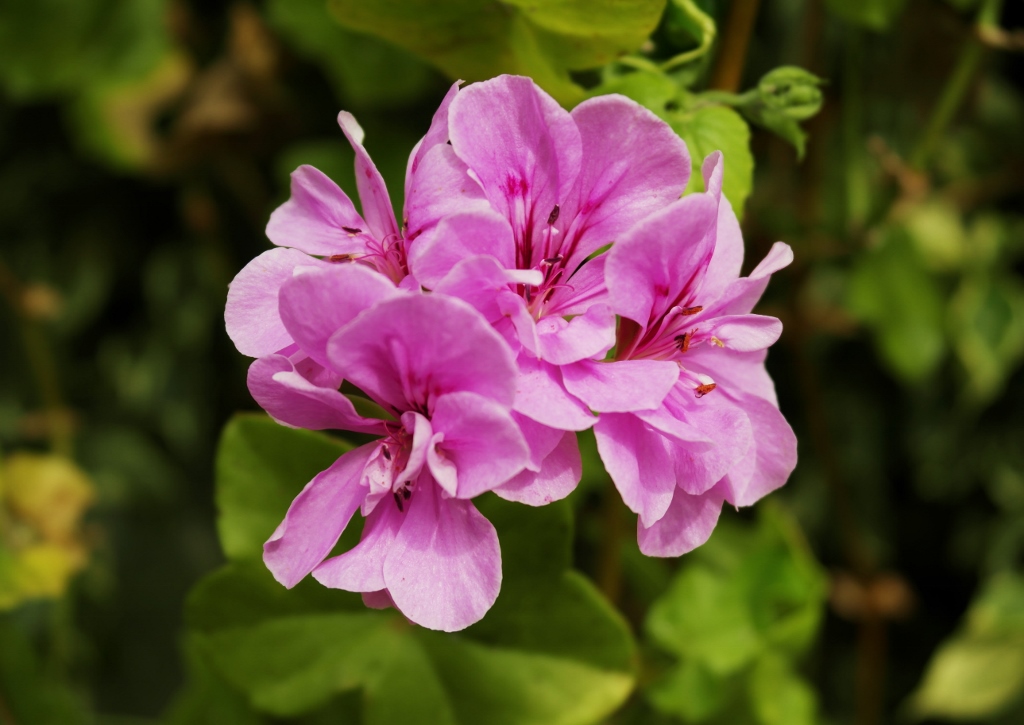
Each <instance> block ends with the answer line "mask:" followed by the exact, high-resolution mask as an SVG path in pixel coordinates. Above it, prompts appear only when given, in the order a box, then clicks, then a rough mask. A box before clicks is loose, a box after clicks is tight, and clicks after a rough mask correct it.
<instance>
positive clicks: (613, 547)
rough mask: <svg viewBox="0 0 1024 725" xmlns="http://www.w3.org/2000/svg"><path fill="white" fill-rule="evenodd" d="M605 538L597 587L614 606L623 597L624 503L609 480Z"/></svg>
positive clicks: (605, 513) (604, 529)
mask: <svg viewBox="0 0 1024 725" xmlns="http://www.w3.org/2000/svg"><path fill="white" fill-rule="evenodd" d="M602 506H603V517H604V526H603V527H602V528H603V532H604V536H603V538H602V539H601V551H600V554H599V559H598V566H597V586H598V588H599V589H600V590H601V592H602V593H603V594H604V595H605V596H606V597H607V598H608V601H609V602H611V603H612V604H613V605H614V606H616V607H618V605H619V599H620V597H621V596H622V535H623V530H622V503H621V502H620V499H619V492H618V490H617V489H616V488H615V484H614V483H612V481H611V479H608V485H607V486H606V487H605V491H604V501H603V502H602Z"/></svg>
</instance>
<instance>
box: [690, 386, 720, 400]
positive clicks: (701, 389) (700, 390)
mask: <svg viewBox="0 0 1024 725" xmlns="http://www.w3.org/2000/svg"><path fill="white" fill-rule="evenodd" d="M717 387H718V384H717V383H707V384H705V385H698V386H697V389H696V393H695V395H696V396H697V397H698V398H703V397H704V396H705V395H707V394H708V393H710V392H711V391H712V390H714V389H715V388H717Z"/></svg>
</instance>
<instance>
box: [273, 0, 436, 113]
mask: <svg viewBox="0 0 1024 725" xmlns="http://www.w3.org/2000/svg"><path fill="white" fill-rule="evenodd" d="M267 20H268V21H269V22H270V24H271V25H272V26H274V27H275V28H277V29H278V30H280V31H281V33H282V34H283V35H284V36H285V37H286V38H287V39H288V40H289V41H290V42H291V44H292V45H293V46H294V47H295V48H297V49H298V50H299V51H300V52H301V53H303V54H304V55H306V56H308V57H309V58H311V59H313V60H315V61H317V62H318V63H319V64H320V65H321V67H322V68H323V69H324V72H325V73H326V74H327V76H328V78H329V79H330V80H331V83H332V84H333V85H334V88H335V91H336V92H337V94H338V96H339V98H341V99H343V100H345V101H346V102H347V103H351V104H353V105H354V106H357V107H374V108H390V107H396V106H404V105H408V104H409V103H411V102H413V101H415V100H417V99H418V98H420V97H421V96H422V95H423V94H424V93H425V92H426V91H428V90H429V89H430V88H431V86H432V85H433V81H434V79H435V74H434V72H432V71H431V70H430V68H429V67H428V66H426V65H425V64H424V63H423V62H422V61H420V60H418V59H416V58H414V57H413V56H411V55H409V54H408V53H407V52H405V51H403V50H402V49H400V48H399V47H396V46H394V45H391V44H389V43H385V42H382V41H381V40H378V39H377V38H374V37H372V36H368V35H364V34H361V33H353V32H352V31H350V30H346V29H344V28H342V27H340V26H339V25H338V24H337V23H335V22H334V21H333V19H332V17H331V14H330V13H329V12H328V10H327V2H326V0H272V1H271V2H269V3H268V4H267Z"/></svg>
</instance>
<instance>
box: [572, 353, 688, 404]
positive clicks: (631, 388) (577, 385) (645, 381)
mask: <svg viewBox="0 0 1024 725" xmlns="http://www.w3.org/2000/svg"><path fill="white" fill-rule="evenodd" d="M678 379H679V366H678V365H676V363H674V362H668V361H663V360H621V361H618V362H597V361H594V360H582V361H580V362H578V363H575V364H573V365H565V366H563V367H562V381H563V382H564V383H565V387H566V389H567V390H568V391H569V392H570V393H572V394H573V395H575V396H576V397H577V398H579V399H580V400H582V401H583V402H584V403H586V404H587V405H588V406H589V407H590V409H591V410H596V411H598V412H599V413H627V412H630V411H634V410H649V409H653V408H657V407H658V406H660V405H661V401H663V400H664V399H665V396H666V395H668V392H669V391H670V390H671V389H672V386H674V385H675V383H676V380H678Z"/></svg>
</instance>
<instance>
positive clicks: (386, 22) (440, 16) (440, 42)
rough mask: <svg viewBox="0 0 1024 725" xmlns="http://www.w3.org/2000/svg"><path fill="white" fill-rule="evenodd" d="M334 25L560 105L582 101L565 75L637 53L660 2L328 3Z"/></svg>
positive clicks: (461, 74)
mask: <svg viewBox="0 0 1024 725" xmlns="http://www.w3.org/2000/svg"><path fill="white" fill-rule="evenodd" d="M329 2H330V8H331V10H332V12H333V13H334V17H335V18H336V19H337V20H338V22H339V23H341V24H342V25H344V26H346V27H348V28H351V29H353V30H359V31H362V32H365V33H370V34H373V35H377V36H379V37H381V38H384V39H385V40H388V41H390V42H392V43H394V44H395V45H398V46H401V47H403V48H406V49H407V50H409V51H412V52H413V53H415V54H416V55H418V56H420V57H421V58H424V59H426V60H428V61H430V62H431V63H433V64H434V65H436V66H437V67H438V68H440V69H441V70H442V71H444V72H445V73H447V74H448V75H449V76H450V77H452V78H463V79H465V80H468V81H474V80H483V79H486V78H490V77H493V76H496V75H499V74H501V73H517V74H522V75H528V76H531V77H532V78H533V79H534V80H535V81H537V83H539V84H540V85H541V86H542V87H543V88H544V89H545V90H547V91H548V92H549V93H551V94H552V95H553V96H555V97H556V98H557V99H558V100H559V101H560V102H562V103H564V104H573V103H576V102H578V101H580V100H582V99H583V97H584V92H583V90H582V89H581V88H580V87H579V86H577V85H576V84H575V83H573V82H572V80H571V79H570V77H569V71H570V70H578V69H583V68H595V67H598V66H601V65H605V64H607V63H609V62H610V61H612V60H614V59H615V58H617V57H618V56H620V55H622V54H623V53H626V52H630V51H633V50H635V49H637V48H638V47H640V45H642V44H643V43H644V42H645V41H646V40H647V37H648V35H649V34H650V33H651V31H653V30H654V28H655V26H656V25H657V24H658V20H659V19H660V17H661V11H662V9H663V7H664V5H665V0H553V1H552V2H546V3H536V2H532V1H529V0H505V1H504V2H500V1H499V0H380V1H379V2H373V3H366V2H360V0H329Z"/></svg>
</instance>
